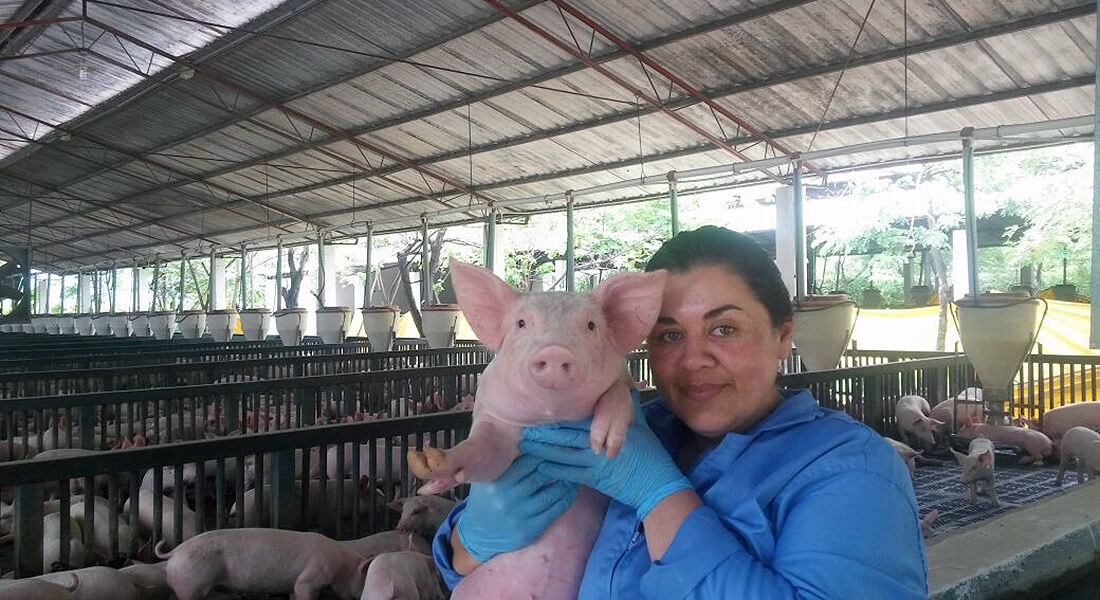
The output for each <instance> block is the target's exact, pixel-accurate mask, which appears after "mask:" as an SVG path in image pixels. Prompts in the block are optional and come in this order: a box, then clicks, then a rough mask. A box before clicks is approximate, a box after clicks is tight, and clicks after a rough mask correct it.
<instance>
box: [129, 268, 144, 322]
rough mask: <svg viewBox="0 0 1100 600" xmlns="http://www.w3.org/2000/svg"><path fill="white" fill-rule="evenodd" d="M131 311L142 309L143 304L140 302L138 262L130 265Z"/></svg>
mask: <svg viewBox="0 0 1100 600" xmlns="http://www.w3.org/2000/svg"><path fill="white" fill-rule="evenodd" d="M130 311H131V312H140V311H141V306H140V305H139V303H138V266H137V264H136V263H135V264H134V266H132V267H130Z"/></svg>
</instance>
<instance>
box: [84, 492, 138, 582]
mask: <svg viewBox="0 0 1100 600" xmlns="http://www.w3.org/2000/svg"><path fill="white" fill-rule="evenodd" d="M93 498H94V502H95V503H94V504H93V507H94V508H93V509H92V511H93V513H92V514H93V517H92V518H93V519H94V522H93V523H92V525H93V527H92V547H91V548H87V549H86V550H88V551H90V552H91V553H92V554H94V555H96V556H97V557H98V558H101V559H104V560H106V559H109V558H111V557H113V556H114V554H113V553H112V552H111V532H110V522H111V521H110V518H111V502H110V501H109V500H107V499H106V498H101V497H99V496H93ZM73 500H74V502H73V503H72V505H71V507H70V509H69V510H70V513H69V514H71V515H72V517H73V519H75V520H76V522H77V523H78V524H79V525H80V527H81V529H82V530H83V529H87V527H88V525H89V524H88V523H86V522H85V521H84V497H83V496H74V497H73ZM132 538H133V532H132V531H131V530H130V525H129V524H127V523H126V522H125V520H123V519H122V518H121V517H120V518H119V522H118V551H119V552H129V551H130V542H131V540H132ZM78 595H79V594H78Z"/></svg>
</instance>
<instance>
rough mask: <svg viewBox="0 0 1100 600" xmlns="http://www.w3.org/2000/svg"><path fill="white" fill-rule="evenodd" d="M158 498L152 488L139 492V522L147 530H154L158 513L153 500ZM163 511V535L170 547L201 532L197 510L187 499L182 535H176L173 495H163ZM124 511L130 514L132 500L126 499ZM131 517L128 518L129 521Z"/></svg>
mask: <svg viewBox="0 0 1100 600" xmlns="http://www.w3.org/2000/svg"><path fill="white" fill-rule="evenodd" d="M155 499H156V494H154V493H153V491H152V490H145V489H143V490H140V491H139V492H138V523H140V524H141V526H142V527H143V528H144V529H145V531H146V532H149V533H151V532H152V531H153V518H154V516H155V515H156V512H154V509H155V507H154V506H153V501H154V500H155ZM161 500H162V504H161V507H160V511H161V535H162V536H163V537H164V541H165V542H167V544H168V546H169V547H175V546H177V545H179V544H180V542H182V541H183V540H186V539H189V538H192V537H195V536H196V535H198V534H199V529H198V527H197V526H196V525H195V511H193V510H191V508H190V507H189V506H187V502H186V500H185V501H184V502H183V530H182V532H181V535H180V536H177V535H176V526H175V520H174V519H175V514H176V513H175V511H176V501H175V499H174V498H172V497H171V496H162V497H161ZM122 512H123V513H124V514H126V515H129V514H130V500H127V501H126V504H125V505H123V507H122ZM128 520H129V519H127V521H128Z"/></svg>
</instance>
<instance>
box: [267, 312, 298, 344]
mask: <svg viewBox="0 0 1100 600" xmlns="http://www.w3.org/2000/svg"><path fill="white" fill-rule="evenodd" d="M274 316H275V330H276V331H278V332H279V339H280V340H282V341H283V345H284V346H297V345H299V344H301V343H302V336H304V335H305V331H306V309H304V308H284V309H282V310H280V311H277V312H276V313H275V315H274Z"/></svg>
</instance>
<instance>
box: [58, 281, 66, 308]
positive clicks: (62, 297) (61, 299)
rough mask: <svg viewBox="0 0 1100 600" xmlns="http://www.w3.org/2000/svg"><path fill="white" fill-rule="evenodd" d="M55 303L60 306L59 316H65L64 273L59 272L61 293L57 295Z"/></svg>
mask: <svg viewBox="0 0 1100 600" xmlns="http://www.w3.org/2000/svg"><path fill="white" fill-rule="evenodd" d="M57 303H58V304H60V305H61V314H65V272H64V271H62V272H61V293H60V294H58V300H57Z"/></svg>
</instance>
